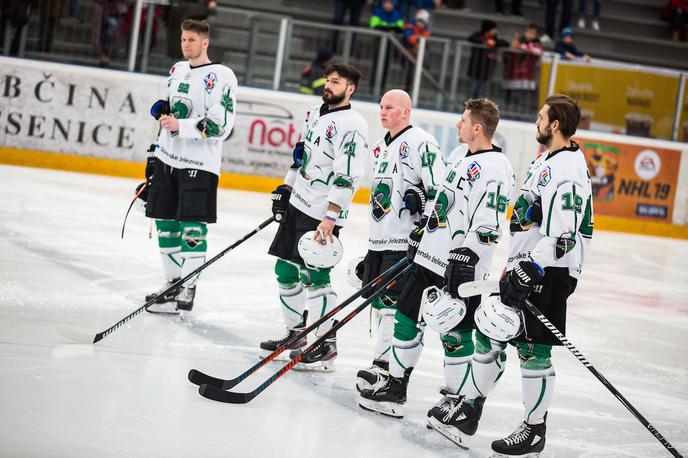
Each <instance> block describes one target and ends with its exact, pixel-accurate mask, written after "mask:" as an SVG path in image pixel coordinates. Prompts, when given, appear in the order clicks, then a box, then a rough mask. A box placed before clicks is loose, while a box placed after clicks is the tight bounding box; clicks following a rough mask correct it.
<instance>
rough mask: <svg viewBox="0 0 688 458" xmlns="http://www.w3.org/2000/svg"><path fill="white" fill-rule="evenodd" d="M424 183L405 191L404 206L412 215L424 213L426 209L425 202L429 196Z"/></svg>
mask: <svg viewBox="0 0 688 458" xmlns="http://www.w3.org/2000/svg"><path fill="white" fill-rule="evenodd" d="M422 186H423V184H422V183H420V184H417V185H413V186H411V187H410V188H408V189H407V190H406V192H405V193H404V206H405V207H406V208H408V211H409V213H411V214H412V215H415V214H422V213H423V210H425V202H426V201H427V200H428V196H427V194H426V193H425V190H424V189H423V187H422Z"/></svg>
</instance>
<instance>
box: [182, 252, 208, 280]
mask: <svg viewBox="0 0 688 458" xmlns="http://www.w3.org/2000/svg"><path fill="white" fill-rule="evenodd" d="M180 256H181V258H182V272H181V276H182V277H186V276H187V275H189V274H190V273H191V272H193V271H194V270H196V269H198V268H199V267H201V266H202V265H203V264H204V263H205V253H194V252H193V251H192V252H182V253H181V254H180ZM199 276H200V274H198V275H194V276H193V277H191V278H190V279H189V280H187V281H186V283H184V286H193V285H195V284H196V280H198V277H199Z"/></svg>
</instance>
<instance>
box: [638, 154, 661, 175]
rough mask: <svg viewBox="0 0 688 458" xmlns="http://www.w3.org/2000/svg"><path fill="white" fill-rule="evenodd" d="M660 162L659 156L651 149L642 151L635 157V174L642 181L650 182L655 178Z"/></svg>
mask: <svg viewBox="0 0 688 458" xmlns="http://www.w3.org/2000/svg"><path fill="white" fill-rule="evenodd" d="M661 167H662V162H661V161H660V160H659V155H658V154H657V153H656V152H654V151H652V150H651V149H646V150H642V151H641V152H640V153H638V155H637V156H636V157H635V173H637V174H638V176H639V177H640V178H642V179H643V180H651V179H653V178H654V177H656V176H657V174H658V173H659V170H660V168H661Z"/></svg>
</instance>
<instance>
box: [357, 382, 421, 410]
mask: <svg viewBox="0 0 688 458" xmlns="http://www.w3.org/2000/svg"><path fill="white" fill-rule="evenodd" d="M408 379H409V377H408V375H405V376H404V377H403V378H396V377H392V376H391V375H390V376H387V377H386V381H385V383H384V385H382V386H379V387H378V388H377V389H372V390H363V391H361V395H360V397H359V398H358V405H359V406H360V407H361V408H362V409H364V410H369V411H371V412H378V413H381V414H382V415H387V416H389V417H394V418H402V417H403V416H404V408H403V405H404V404H405V403H406V387H407V386H408Z"/></svg>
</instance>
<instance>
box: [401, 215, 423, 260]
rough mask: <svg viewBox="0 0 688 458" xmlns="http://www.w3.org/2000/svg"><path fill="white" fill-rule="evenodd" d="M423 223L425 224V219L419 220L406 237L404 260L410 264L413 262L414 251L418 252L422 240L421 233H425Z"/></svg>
mask: <svg viewBox="0 0 688 458" xmlns="http://www.w3.org/2000/svg"><path fill="white" fill-rule="evenodd" d="M425 223H427V218H423V219H421V220H420V222H419V223H418V224H417V225H416V227H415V228H414V229H413V230H412V231H411V233H410V234H409V236H408V248H407V249H406V259H408V260H409V261H410V262H413V258H415V257H416V251H418V247H419V246H420V240H421V239H422V238H423V233H424V232H425Z"/></svg>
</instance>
